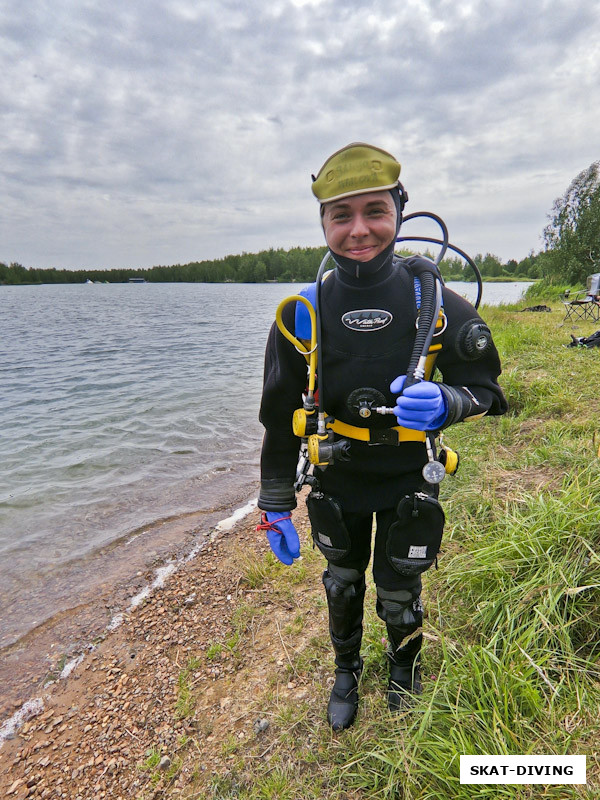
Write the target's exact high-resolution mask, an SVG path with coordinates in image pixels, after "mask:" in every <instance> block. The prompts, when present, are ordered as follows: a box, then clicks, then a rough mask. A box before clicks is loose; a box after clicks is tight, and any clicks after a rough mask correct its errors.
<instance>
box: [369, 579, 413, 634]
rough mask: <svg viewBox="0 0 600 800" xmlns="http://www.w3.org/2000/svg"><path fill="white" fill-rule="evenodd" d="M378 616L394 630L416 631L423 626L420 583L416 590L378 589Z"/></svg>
mask: <svg viewBox="0 0 600 800" xmlns="http://www.w3.org/2000/svg"><path fill="white" fill-rule="evenodd" d="M377 615H378V617H379V618H380V619H382V620H383V621H384V622H385V623H387V624H388V625H390V626H392V627H393V628H406V629H413V630H414V629H415V628H419V627H421V625H422V624H423V604H422V603H421V585H420V581H419V583H418V585H416V586H415V587H414V588H407V589H397V590H396V591H393V592H389V591H387V590H386V589H381V588H380V587H379V586H378V587H377Z"/></svg>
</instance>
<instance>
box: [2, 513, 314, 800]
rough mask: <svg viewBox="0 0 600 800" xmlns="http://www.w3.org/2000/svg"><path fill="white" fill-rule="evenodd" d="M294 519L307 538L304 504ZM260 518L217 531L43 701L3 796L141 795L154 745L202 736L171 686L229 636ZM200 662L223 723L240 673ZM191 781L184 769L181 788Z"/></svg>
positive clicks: (6, 772)
mask: <svg viewBox="0 0 600 800" xmlns="http://www.w3.org/2000/svg"><path fill="white" fill-rule="evenodd" d="M295 517H296V521H297V522H298V526H299V530H301V531H305V528H306V525H305V522H306V513H305V509H304V506H303V505H302V506H301V507H300V508H299V509H298V511H297V512H295ZM257 521H258V511H253V512H251V513H250V514H248V515H247V516H244V517H243V518H242V519H240V520H239V521H237V522H236V523H235V524H234V525H233V526H232V527H229V526H224V527H225V529H224V530H222V531H220V532H219V531H215V534H214V536H213V537H212V541H209V542H207V544H206V546H205V547H203V548H202V549H201V550H200V551H199V552H198V553H197V554H196V556H195V557H194V558H191V559H189V560H188V561H187V562H185V563H183V564H181V565H180V567H179V569H178V570H177V571H176V572H174V574H172V575H171V576H170V577H169V579H168V580H167V581H166V582H165V583H164V585H163V586H161V587H159V586H157V587H156V588H155V589H154V591H153V592H152V593H151V594H149V595H148V596H147V597H146V598H145V599H144V601H143V602H141V603H140V604H139V605H137V606H135V607H133V608H131V609H130V610H129V612H127V613H126V614H124V616H123V621H122V623H121V624H120V625H119V626H118V627H116V628H115V629H114V630H113V631H109V632H107V634H106V635H105V636H104V638H103V640H102V641H101V642H99V643H98V644H97V646H96V647H95V649H94V650H93V651H92V652H89V653H88V654H86V655H85V656H84V658H83V660H82V661H81V663H78V664H77V665H75V666H74V669H73V670H72V672H71V674H70V675H69V677H68V678H67V679H65V680H59V681H56V682H55V683H53V684H52V685H50V686H48V687H47V688H46V689H45V690H44V691H43V692H42V693H41V694H40V699H41V703H39V704H38V706H37V707H36V708H35V709H34V710H35V712H36V713H35V716H33V717H32V718H31V719H30V720H29V721H26V722H25V723H24V724H23V725H22V726H21V727H20V728H19V729H18V730H17V731H15V733H14V735H13V736H12V737H11V738H8V739H7V740H6V741H5V742H4V744H3V746H2V747H1V748H0V796H2V797H4V796H6V797H10V798H17V800H21V799H22V798H25V797H40V798H55V797H57V798H58V797H65V798H69V800H76V798H91V797H99V798H102V797H106V798H115V800H116V798H120V797H123V798H125V797H127V798H132V797H138V796H140V797H141V796H142V794H140V792H142V790H144V791H145V789H144V787H146V788H148V787H147V784H148V779H147V777H145V776H144V774H143V773H141V772H140V768H139V765H140V763H141V762H143V761H144V759H145V758H146V757H147V755H146V754H147V752H148V750H149V748H153V747H154V748H157V747H158V748H159V749H160V751H161V752H162V751H165V752H173V749H174V748H176V743H177V742H178V741H180V740H181V737H182V736H185V735H186V731H187V734H190V733H191V730H188V729H189V728H190V726H191V728H193V729H194V731H196V727H197V724H196V722H194V721H190V720H189V719H186V718H178V715H177V713H175V709H174V702H175V691H174V688H175V687H176V685H177V678H178V675H179V674H180V672H181V669H182V668H183V667H184V666H185V664H186V663H189V662H190V659H198V658H199V656H200V655H201V654H202V652H203V651H204V650H205V648H206V647H207V645H208V643H209V642H211V641H217V640H219V639H222V638H223V637H224V636H226V635H227V632H228V631H229V630H230V623H231V614H232V610H233V608H234V605H235V602H236V600H237V599H238V598H239V597H240V595H241V594H242V593H243V591H244V590H243V589H242V588H241V587H240V566H239V561H240V557H241V554H243V558H244V559H248V558H250V559H251V560H252V559H261V558H262V556H263V554H264V553H266V552H267V551H268V545H267V543H266V540H265V537H263V536H262V535H261V534H260V533H257V532H256V530H255V526H256V523H257ZM194 663H195V664H196V666H197V670H198V671H197V673H194V680H195V681H196V682H200V683H201V684H202V685H203V686H204V685H206V690H207V691H206V692H205V693H203V700H205V709H204V711H205V714H204V716H205V715H206V714H207V713H208V714H209V715H212V716H213V717H214V718H215V719H216V720H218V719H221V718H222V722H223V724H225V723H226V721H227V716H228V715H227V713H226V712H227V707H228V702H226V701H224V699H223V697H222V696H221V693H220V683H221V679H222V678H223V677H224V676H225V675H227V674H230V673H232V672H233V671H234V667H233V666H232V665H230V664H228V663H227V662H222V661H221V660H220V659H219V660H218V661H216V663H212V662H210V661H205V662H204V663H203V664H202V665H201V664H200V661H199V660H197V661H194ZM42 703H43V705H42ZM227 725H228V723H227ZM196 733H197V731H196ZM207 738H208V739H210V738H211V737H210V736H209V737H207ZM207 744H208V741H207ZM208 749H209V750H210V746H209V747H208ZM189 779H190V776H189V775H186V772H185V770H182V771H181V773H180V774H179V776H178V781H179V784H180V785H181V786H182V787H183V786H184V785H185V784H186V781H188V780H189ZM143 796H144V797H146V796H148V797H150V796H154V795H153V794H152V793H150V794H148V795H146V794H143ZM157 796H158V795H157Z"/></svg>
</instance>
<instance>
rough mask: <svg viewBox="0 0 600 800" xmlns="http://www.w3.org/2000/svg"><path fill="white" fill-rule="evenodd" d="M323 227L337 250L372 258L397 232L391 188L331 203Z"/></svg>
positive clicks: (355, 255) (332, 246) (355, 256)
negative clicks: (388, 190) (389, 190)
mask: <svg viewBox="0 0 600 800" xmlns="http://www.w3.org/2000/svg"><path fill="white" fill-rule="evenodd" d="M323 230H324V231H325V240H326V241H327V244H328V246H329V249H330V250H331V251H332V252H333V253H337V254H338V255H340V256H345V257H346V258H352V259H353V260H354V261H370V260H371V259H372V258H375V256H378V255H379V253H381V252H382V251H383V250H385V248H386V247H387V246H388V245H389V244H390V243H391V242H392V240H393V239H394V238H395V236H396V207H395V205H394V201H393V200H392V196H391V195H390V193H389V192H387V191H382V192H369V193H368V194H358V195H355V196H354V197H343V198H342V199H341V200H334V201H333V202H332V203H327V204H326V205H325V207H324V213H323Z"/></svg>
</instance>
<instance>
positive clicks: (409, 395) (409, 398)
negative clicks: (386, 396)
mask: <svg viewBox="0 0 600 800" xmlns="http://www.w3.org/2000/svg"><path fill="white" fill-rule="evenodd" d="M405 380H406V375H400V377H399V378H396V380H395V381H392V383H391V385H390V391H391V392H393V393H394V394H395V393H396V392H402V388H403V386H404V382H405ZM394 414H395V415H396V419H397V420H398V425H402V427H404V428H412V429H413V430H416V431H435V430H437V429H438V428H440V427H441V426H442V425H443V424H444V422H445V421H446V417H447V416H448V404H447V403H446V398H445V397H444V395H443V394H442V390H441V389H440V387H439V386H438V385H437V383H433V382H431V381H420V382H419V383H413V384H412V386H409V387H408V388H407V389H406V390H405V391H404V392H402V394H401V395H400V396H399V397H397V398H396V407H395V408H394Z"/></svg>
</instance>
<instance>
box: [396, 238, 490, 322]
mask: <svg viewBox="0 0 600 800" xmlns="http://www.w3.org/2000/svg"><path fill="white" fill-rule="evenodd" d="M397 241H403V242H431V244H441V245H443V244H444V242H443V241H442V240H441V239H433V238H431V237H429V236H403V237H402V238H401V239H398V240H397ZM447 248H448V250H453V251H454V252H455V253H457V254H458V255H459V256H460V257H461V258H464V260H465V261H466V262H467V264H468V265H469V266H470V267H471V269H472V270H473V272H474V273H475V280H476V281H477V300H476V301H475V302H474V303H473V305H474V306H475V308H479V304H480V303H481V297H482V295H483V279H482V277H481V272H480V271H479V268H478V267H477V264H476V263H475V262H474V261H473V259H472V258H471V256H469V255H467V253H465V251H464V250H461V249H460V247H456V246H455V245H453V244H448V245H447Z"/></svg>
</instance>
